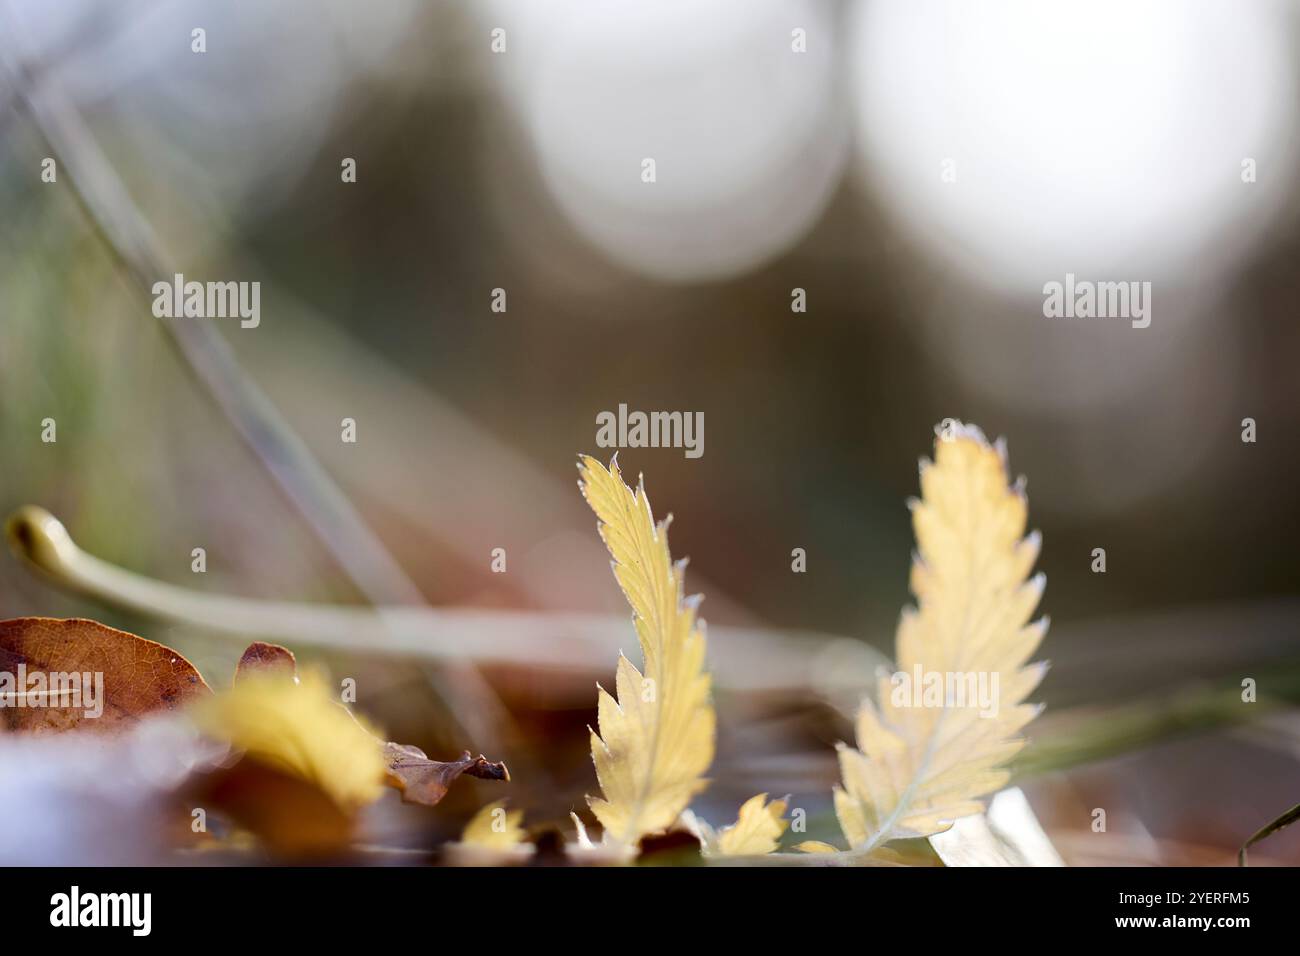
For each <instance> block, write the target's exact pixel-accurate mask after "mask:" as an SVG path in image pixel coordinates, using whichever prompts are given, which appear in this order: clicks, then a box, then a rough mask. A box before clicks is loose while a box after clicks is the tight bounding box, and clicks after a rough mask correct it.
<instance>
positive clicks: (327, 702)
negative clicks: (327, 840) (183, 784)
mask: <svg viewBox="0 0 1300 956" xmlns="http://www.w3.org/2000/svg"><path fill="white" fill-rule="evenodd" d="M191 713H192V715H193V718H194V721H195V723H196V724H197V725H198V727H199V728H200V729H201V730H203V731H204V732H205V733H206V734H208V736H210V737H213V738H215V739H217V740H224V741H226V742H227V743H229V744H230V745H231V746H232V747H234V748H236V749H238V750H243V751H245V752H246V753H247V755H248V756H249V757H250V758H252V759H254V760H257V761H259V762H261V763H264V764H267V765H268V766H271V767H273V768H275V769H277V770H280V771H284V772H287V773H290V774H292V775H294V776H297V777H299V778H300V779H303V780H306V781H308V782H309V783H312V784H315V785H316V786H317V787H319V788H320V789H321V790H322V791H323V792H324V793H326V794H327V795H329V797H330V798H331V799H332V800H333V801H334V802H335V803H336V804H337V805H338V806H339V808H340V809H343V810H345V811H350V810H355V809H356V808H358V807H360V806H362V805H364V804H367V803H370V802H372V801H374V800H377V799H378V798H379V796H380V794H382V793H383V787H384V784H383V781H384V759H383V754H382V750H381V747H382V743H381V741H380V740H378V739H377V738H376V737H375V736H373V735H372V734H371V732H370V731H369V730H368V729H367V727H366V726H365V725H364V724H362V723H361V722H360V721H359V719H357V718H355V717H354V716H353V715H352V714H350V713H349V712H348V711H347V710H345V709H344V708H343V707H342V706H340V705H339V703H338V702H337V701H335V700H334V697H333V695H332V694H331V692H330V688H329V687H328V686H327V685H326V684H325V681H324V680H323V679H322V678H321V677H320V676H319V675H317V674H306V675H304V676H303V677H302V679H301V682H300V683H299V682H297V681H296V680H295V678H294V677H293V676H292V675H291V674H288V673H285V672H281V671H279V670H273V671H265V672H253V673H250V674H248V675H247V676H242V677H241V678H240V680H238V681H237V682H236V683H235V684H234V685H233V686H232V687H231V688H230V689H229V690H228V691H225V692H223V693H220V694H215V695H213V696H211V697H209V698H205V699H203V700H201V701H199V702H198V703H197V704H196V705H195V706H194V707H193V708H192V710H191Z"/></svg>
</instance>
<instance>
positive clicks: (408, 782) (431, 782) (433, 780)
mask: <svg viewBox="0 0 1300 956" xmlns="http://www.w3.org/2000/svg"><path fill="white" fill-rule="evenodd" d="M382 750H383V759H384V764H385V766H386V767H387V771H388V774H387V777H388V783H389V785H390V786H394V787H396V788H397V789H398V790H401V791H402V799H403V800H404V801H406V802H407V803H422V804H424V805H425V806H430V807H431V806H434V805H435V804H437V803H439V802H440V801H441V800H442V798H443V797H445V796H446V795H447V788H448V787H450V786H451V785H452V782H453V781H455V779H456V778H457V777H459V776H461V775H462V774H465V775H467V776H470V777H478V778H479V779H480V780H509V779H510V771H509V770H507V769H506V765H505V764H503V763H493V762H492V761H490V760H488V759H487V757H484V756H483V755H482V754H479V755H478V756H477V757H472V756H470V752H469V751H468V750H466V751H465V752H464V753H462V754H461V755H460V759H458V760H451V761H446V762H443V761H439V760H430V759H429V757H428V756H427V755H426V754H425V752H424V751H423V750H421V749H420V748H419V747H411V746H408V745H406V744H395V743H391V742H385V743H383V746H382Z"/></svg>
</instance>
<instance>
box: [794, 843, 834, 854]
mask: <svg viewBox="0 0 1300 956" xmlns="http://www.w3.org/2000/svg"><path fill="white" fill-rule="evenodd" d="M794 849H796V850H798V851H799V852H800V853H839V852H840V851H839V850H837V849H836V848H835V847H833V846H831V845H830V844H829V843H823V842H822V841H821V840H804V841H803V842H802V843H799V844H796V845H795V847H794Z"/></svg>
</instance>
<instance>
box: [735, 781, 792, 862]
mask: <svg viewBox="0 0 1300 956" xmlns="http://www.w3.org/2000/svg"><path fill="white" fill-rule="evenodd" d="M785 807H786V802H785V801H784V800H773V801H772V802H771V803H768V802H767V794H765V793H760V794H759V795H758V796H756V797H750V798H749V799H748V800H746V801H745V803H744V804H743V805H742V806H741V808H740V815H739V817H738V819H737V820H736V822H735V823H733V824H732V825H731V826H729V827H725V828H724V829H722V830H721V831H720V832H719V833H718V839H717V853H718V854H719V855H720V856H754V855H758V854H764V853H771V852H773V851H774V850H776V848H777V845H778V844H779V842H780V840H781V834H782V833H784V832H785V828H786V827H788V826H789V825H790V824H789V822H788V821H786V820H785V819H783V817H784V816H785Z"/></svg>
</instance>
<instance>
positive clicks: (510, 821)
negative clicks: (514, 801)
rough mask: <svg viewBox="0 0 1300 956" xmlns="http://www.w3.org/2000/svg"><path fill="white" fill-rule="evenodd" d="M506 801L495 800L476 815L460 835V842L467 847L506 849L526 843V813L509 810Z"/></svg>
mask: <svg viewBox="0 0 1300 956" xmlns="http://www.w3.org/2000/svg"><path fill="white" fill-rule="evenodd" d="M505 807H506V801H504V800H494V801H493V802H492V803H489V804H488V805H487V806H485V807H483V809H481V810H479V812H478V813H476V814H474V816H473V818H472V819H471V820H470V821H469V823H467V824H465V829H464V831H463V832H462V833H461V835H460V842H461V843H462V844H463V845H466V846H480V847H488V848H493V849H504V848H506V847H512V846H515V845H516V844H519V843H522V842H524V837H525V835H526V834H525V832H524V828H523V826H522V825H521V823H522V821H523V819H524V811H522V810H507V809H506V808H505Z"/></svg>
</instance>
